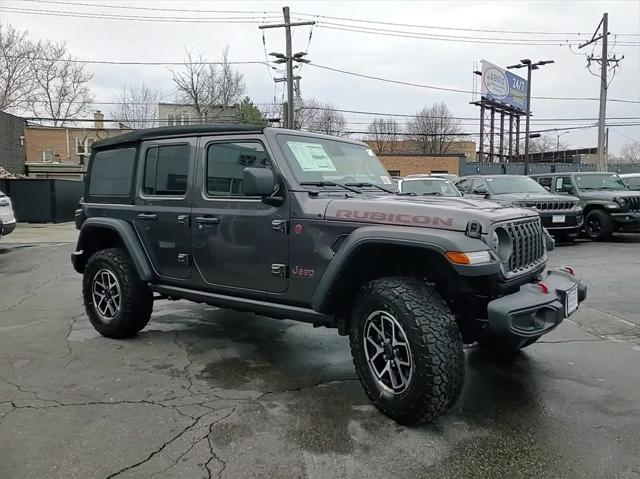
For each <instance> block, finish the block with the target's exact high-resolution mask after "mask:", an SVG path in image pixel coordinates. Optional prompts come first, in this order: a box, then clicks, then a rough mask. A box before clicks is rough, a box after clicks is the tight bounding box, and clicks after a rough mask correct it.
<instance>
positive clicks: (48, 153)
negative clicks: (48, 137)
mask: <svg viewBox="0 0 640 479" xmlns="http://www.w3.org/2000/svg"><path fill="white" fill-rule="evenodd" d="M55 159H56V152H55V150H42V161H44V162H46V163H48V162H51V161H54V160H55Z"/></svg>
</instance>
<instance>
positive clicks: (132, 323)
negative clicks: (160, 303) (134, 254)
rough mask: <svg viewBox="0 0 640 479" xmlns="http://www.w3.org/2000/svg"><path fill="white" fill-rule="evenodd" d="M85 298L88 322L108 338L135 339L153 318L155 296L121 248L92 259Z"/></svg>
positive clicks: (86, 272)
mask: <svg viewBox="0 0 640 479" xmlns="http://www.w3.org/2000/svg"><path fill="white" fill-rule="evenodd" d="M82 295H83V298H84V305H85V309H86V311H87V315H88V316H89V321H91V324H92V325H93V327H94V328H95V329H96V330H97V331H98V332H99V333H100V334H102V335H103V336H106V337H108V338H127V337H131V336H135V335H136V334H137V333H138V332H139V331H140V330H142V329H143V328H144V327H145V326H146V325H147V323H148V322H149V318H150V317H151V311H152V309H153V293H151V291H149V290H148V289H147V287H146V285H145V284H144V283H143V282H142V281H141V280H140V278H139V277H138V274H137V272H136V270H135V268H134V266H133V264H132V263H131V259H130V258H129V255H128V254H127V252H126V251H125V250H124V249H122V248H108V249H103V250H100V251H97V252H96V253H94V254H93V255H92V256H91V257H90V258H89V261H88V262H87V265H86V267H85V270H84V276H83V279H82Z"/></svg>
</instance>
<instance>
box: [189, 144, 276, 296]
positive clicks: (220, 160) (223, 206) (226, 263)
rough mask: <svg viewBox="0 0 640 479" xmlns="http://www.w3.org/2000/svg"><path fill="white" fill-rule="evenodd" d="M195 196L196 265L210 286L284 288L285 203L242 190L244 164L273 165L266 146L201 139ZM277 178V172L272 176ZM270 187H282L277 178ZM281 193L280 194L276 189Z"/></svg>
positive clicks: (258, 289) (245, 288) (258, 166)
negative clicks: (273, 202)
mask: <svg viewBox="0 0 640 479" xmlns="http://www.w3.org/2000/svg"><path fill="white" fill-rule="evenodd" d="M200 141H201V143H200V144H201V145H202V148H200V151H202V156H203V158H201V160H200V161H199V162H198V173H197V179H196V185H197V186H198V187H199V188H201V189H202V193H201V194H198V195H194V204H193V206H194V208H193V212H192V215H193V223H192V227H191V231H192V249H193V255H194V264H195V266H196V268H197V270H198V272H199V273H200V275H201V276H202V279H203V280H204V281H205V282H206V283H207V284H208V285H209V286H210V287H211V289H214V290H216V289H221V288H222V289H229V288H231V289H234V290H235V289H237V290H253V291H260V292H262V291H264V292H272V293H280V292H283V291H285V290H286V289H287V284H288V281H287V269H288V268H287V262H288V261H287V260H288V256H289V253H288V227H287V225H288V220H289V208H288V203H287V202H286V200H285V202H284V204H283V205H281V206H271V205H267V204H265V203H264V202H263V201H262V199H261V198H256V197H250V196H246V195H245V194H244V193H243V188H242V176H243V170H244V169H245V168H247V167H254V168H271V169H272V170H274V173H276V171H275V168H274V165H273V164H272V162H271V159H270V157H269V154H268V152H267V150H266V149H265V145H264V143H263V142H262V141H260V139H258V138H256V137H241V138H239V137H238V136H234V137H233V138H229V139H219V138H216V139H213V138H211V139H206V138H202V139H201V140H200ZM274 176H275V177H276V178H277V176H278V175H277V174H275V175H274ZM275 183H276V185H274V191H276V189H277V188H280V187H281V186H279V182H278V181H277V180H276V182H275ZM279 194H282V195H283V196H285V197H286V195H284V194H283V192H280V193H279Z"/></svg>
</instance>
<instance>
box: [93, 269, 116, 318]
mask: <svg viewBox="0 0 640 479" xmlns="http://www.w3.org/2000/svg"><path fill="white" fill-rule="evenodd" d="M91 291H92V295H93V303H94V305H95V308H96V311H97V313H98V315H99V316H100V317H101V319H102V320H103V321H111V320H113V318H115V317H116V315H117V314H118V311H119V310H120V302H121V296H122V295H121V292H120V284H119V283H118V278H117V277H116V275H115V274H114V273H113V272H111V271H110V270H108V269H102V270H100V271H98V272H97V273H96V275H95V276H94V278H93V285H92V288H91Z"/></svg>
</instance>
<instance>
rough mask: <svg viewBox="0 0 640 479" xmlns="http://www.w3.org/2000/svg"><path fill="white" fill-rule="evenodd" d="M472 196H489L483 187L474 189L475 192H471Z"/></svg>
mask: <svg viewBox="0 0 640 479" xmlns="http://www.w3.org/2000/svg"><path fill="white" fill-rule="evenodd" d="M473 194H474V195H484V196H487V195H488V194H489V192H488V191H487V189H486V188H485V187H484V186H480V187H478V188H476V189H475V190H473Z"/></svg>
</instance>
